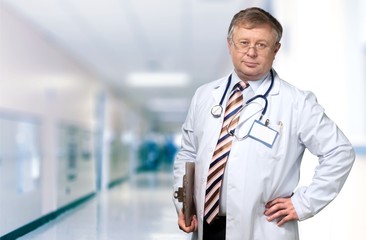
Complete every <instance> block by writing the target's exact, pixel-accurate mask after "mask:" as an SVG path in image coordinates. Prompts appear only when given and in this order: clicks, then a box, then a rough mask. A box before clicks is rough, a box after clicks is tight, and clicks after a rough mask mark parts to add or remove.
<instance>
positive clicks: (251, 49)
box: [246, 46, 257, 57]
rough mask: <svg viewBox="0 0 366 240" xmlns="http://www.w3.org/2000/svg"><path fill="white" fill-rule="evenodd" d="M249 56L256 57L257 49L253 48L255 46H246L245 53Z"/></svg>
mask: <svg viewBox="0 0 366 240" xmlns="http://www.w3.org/2000/svg"><path fill="white" fill-rule="evenodd" d="M246 54H247V55H248V56H249V57H256V56H257V51H256V50H255V47H252V46H250V47H249V48H248V51H247V53H246Z"/></svg>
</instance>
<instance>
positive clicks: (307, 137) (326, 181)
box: [291, 92, 355, 220]
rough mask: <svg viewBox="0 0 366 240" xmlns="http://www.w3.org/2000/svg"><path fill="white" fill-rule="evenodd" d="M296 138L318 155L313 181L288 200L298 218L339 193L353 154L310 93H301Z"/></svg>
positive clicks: (302, 217) (351, 162) (353, 156)
mask: <svg viewBox="0 0 366 240" xmlns="http://www.w3.org/2000/svg"><path fill="white" fill-rule="evenodd" d="M298 129H299V132H298V139H299V141H300V142H301V143H302V144H304V145H305V146H306V147H307V149H308V150H309V151H310V152H311V153H312V154H313V155H316V156H318V157H319V165H318V166H317V167H316V170H315V174H314V176H313V180H312V182H311V184H310V185H309V186H302V187H300V188H299V189H298V190H297V191H296V192H295V194H294V195H293V196H292V198H291V200H292V203H293V206H294V208H295V210H296V213H297V215H298V217H299V220H304V219H307V218H309V217H312V216H314V215H315V214H316V213H318V212H319V211H320V210H322V209H323V208H324V207H325V206H327V205H328V204H329V203H330V202H331V201H332V200H333V199H334V198H335V197H336V196H337V195H338V193H339V192H340V190H341V188H342V187H343V184H344V183H345V181H346V179H347V177H348V175H349V172H350V171H351V168H352V165H353V162H354V159H355V153H354V150H353V147H352V145H351V143H350V142H349V141H348V139H347V137H346V136H345V135H344V134H343V133H342V131H341V130H340V129H339V128H338V127H337V125H336V124H335V123H334V122H333V121H332V120H330V119H329V118H328V117H327V116H326V114H325V113H324V109H323V108H322V107H321V106H320V105H319V104H318V103H317V101H316V98H315V96H314V94H312V93H310V92H307V93H305V101H304V104H303V107H302V108H300V114H299V120H298Z"/></svg>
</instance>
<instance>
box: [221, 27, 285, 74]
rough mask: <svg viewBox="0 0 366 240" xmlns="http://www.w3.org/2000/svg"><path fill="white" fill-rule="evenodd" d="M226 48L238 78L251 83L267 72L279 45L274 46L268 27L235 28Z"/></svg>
mask: <svg viewBox="0 0 366 240" xmlns="http://www.w3.org/2000/svg"><path fill="white" fill-rule="evenodd" d="M228 47H229V51H230V55H231V58H232V62H233V65H234V68H235V71H236V73H237V74H238V76H239V78H240V79H242V80H244V81H251V80H259V79H260V78H262V77H264V75H265V74H266V73H268V72H269V70H270V69H271V67H272V64H273V60H274V59H275V56H276V53H277V52H278V50H279V49H280V47H281V44H280V43H277V44H276V39H275V36H274V33H273V31H272V28H271V27H270V26H269V25H259V26H256V27H254V28H250V29H249V28H245V26H236V27H234V31H233V35H232V41H231V40H230V39H228Z"/></svg>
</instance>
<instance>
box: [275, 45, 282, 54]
mask: <svg viewBox="0 0 366 240" xmlns="http://www.w3.org/2000/svg"><path fill="white" fill-rule="evenodd" d="M280 48H281V43H277V44H276V46H275V49H274V52H275V53H276V54H277V52H278V51H279V50H280Z"/></svg>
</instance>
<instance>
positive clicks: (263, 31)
mask: <svg viewBox="0 0 366 240" xmlns="http://www.w3.org/2000/svg"><path fill="white" fill-rule="evenodd" d="M233 37H235V38H258V39H263V40H267V41H274V39H275V32H274V30H273V29H272V27H271V26H270V25H269V24H260V25H248V24H241V25H237V26H234V29H233Z"/></svg>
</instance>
